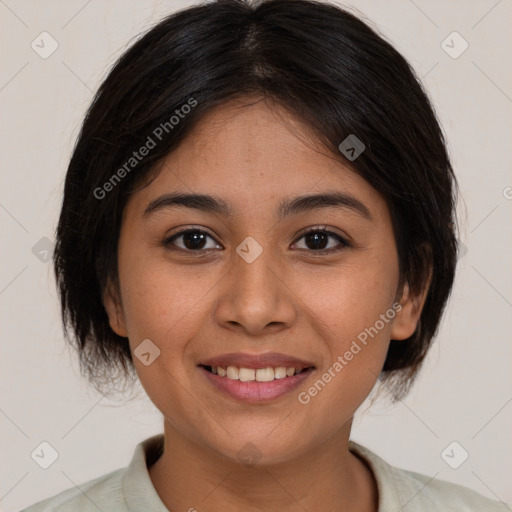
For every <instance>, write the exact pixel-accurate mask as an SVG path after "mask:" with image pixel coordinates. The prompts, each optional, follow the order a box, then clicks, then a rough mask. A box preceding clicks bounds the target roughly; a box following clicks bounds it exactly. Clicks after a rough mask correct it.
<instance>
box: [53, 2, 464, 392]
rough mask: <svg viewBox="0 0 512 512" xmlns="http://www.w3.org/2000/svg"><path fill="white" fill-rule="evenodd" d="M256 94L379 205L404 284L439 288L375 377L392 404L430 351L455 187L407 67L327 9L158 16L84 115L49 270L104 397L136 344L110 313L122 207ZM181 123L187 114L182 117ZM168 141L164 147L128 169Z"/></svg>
mask: <svg viewBox="0 0 512 512" xmlns="http://www.w3.org/2000/svg"><path fill="white" fill-rule="evenodd" d="M254 94H257V95H261V96H263V97H264V98H268V99H271V100H272V101H273V102H275V103H276V104H278V105H280V106H282V107H284V108H286V109H287V111H289V112H291V113H292V114H293V115H295V116H296V118H298V119H300V120H301V121H302V122H303V123H304V125H305V126H306V127H307V128H308V129H309V131H310V132H311V134H313V136H314V137H315V138H316V139H317V140H316V142H318V143H320V144H321V146H322V147H324V148H325V149H326V150H327V151H328V152H329V154H330V155H332V156H333V157H334V158H338V159H339V160H340V161H342V162H343V163H344V164H345V165H349V167H350V168H351V169H352V170H353V171H354V172H356V173H357V174H359V175H360V176H362V177H363V178H364V179H365V180H366V181H367V182H368V183H369V184H370V185H372V186H373V187H374V188H375V189H376V190H377V191H378V192H379V193H380V194H382V196H383V197H384V198H385V200H386V202H387V205H388V207H389V210H390V215H391V219H392V224H393V230H394V234H395V239H396V245H397V252H398V260H399V269H400V276H401V280H402V282H407V283H408V284H409V286H410V289H411V291H412V292H418V291H421V290H423V289H424V288H425V287H426V286H428V281H429V278H431V281H430V285H429V288H428V294H427V296H426V300H425V304H424V307H423V310H422V313H421V317H420V319H419V322H418V325H417V328H416V330H415V332H414V333H413V335H412V336H411V337H410V338H408V339H406V340H391V342H390V346H389V350H388V353H387V356H386V360H385V363H384V366H383V369H382V373H381V374H380V376H379V378H380V379H381V380H382V381H384V382H387V383H388V384H390V388H392V390H393V397H394V399H395V400H397V399H399V398H401V397H402V396H404V395H405V394H406V393H407V392H408V390H409V388H410V385H411V383H412V382H413V380H414V378H415V376H416V374H417V371H418V369H419V368H420V366H421V364H422V362H423V360H424V358H425V355H426V354H427V351H428V349H429V347H430V345H431V342H432V340H433V338H434V336H435V335H436V333H437V330H438V327H439V323H440V320H441V318H442V314H443V311H444V308H445V306H446V302H447V300H448V297H449V295H450V292H451V288H452V285H453V279H454V273H455V266H456V261H457V238H456V233H455V231H456V214H455V203H456V199H457V197H456V189H457V183H456V180H455V176H454V173H453V170H452V167H451V163H450V160H449V156H448V152H447V149H446V143H445V139H444V136H443V133H442V130H441V128H440V125H439V122H438V120H437V117H436V114H435V112H434V109H433V107H432V105H431V103H430V101H429V98H428V95H427V93H426V92H425V91H424V89H423V87H422V85H421V82H420V81H419V79H418V78H417V77H416V75H415V73H414V71H413V69H412V68H411V66H410V65H409V64H408V62H407V61H406V60H405V59H404V57H402V55H401V54H400V53H399V52H398V51H397V50H395V49H394V48H393V46H392V45H391V44H390V43H388V42H387V41H386V40H385V39H384V38H383V37H382V36H380V35H379V34H378V33H377V32H376V31H375V30H374V29H372V28H370V27H369V26H368V25H367V24H366V23H365V22H363V21H362V20H361V19H359V18H358V17H356V16H354V15H353V14H351V13H349V12H347V11H345V10H343V9H341V8H339V7H337V6H334V5H331V4H329V3H325V2H317V1H310V0H268V1H265V0H264V1H262V2H255V3H252V2H251V1H250V0H247V1H244V0H216V1H213V2H208V3H205V4H200V5H196V6H192V7H190V8H187V9H184V10H181V11H179V12H177V13H174V14H172V15H170V16H168V17H166V18H164V19H163V20H162V21H160V22H159V23H158V24H157V25H156V26H154V27H153V28H151V29H150V30H149V31H148V32H146V33H145V34H144V35H143V36H142V37H140V38H139V39H138V40H137V41H136V42H135V43H134V44H133V45H132V46H131V47H130V48H129V49H128V50H127V51H126V52H125V53H124V54H123V55H122V56H121V57H120V58H119V60H118V61H117V62H116V63H115V65H114V66H113V68H112V69H111V70H110V72H109V74H108V76H107V77H106V79H105V80H104V81H103V83H102V84H101V86H100V87H99V90H98V91H97V93H96V95H95V97H94V99H93V101H92V104H91V106H90V108H89V109H88V112H87V114H86V117H85V119H84V122H83V125H82V128H81V131H80V134H79V136H78V139H77V142H76V146H75V148H74V152H73V154H72V157H71V160H70V163H69V167H68V170H67V175H66V180H65V189H64V199H63V205H62V210H61V213H60V219H59V223H58V227H57V232H56V246H55V252H54V271H55V275H56V279H57V286H58V290H59V294H60V302H61V310H62V319H63V324H64V332H65V336H66V339H67V340H68V341H69V342H70V343H71V344H72V345H73V346H74V347H75V348H76V349H77V350H78V352H79V356H80V367H81V370H82V373H83V374H85V375H87V376H88V378H89V380H90V382H91V383H93V384H94V385H95V386H96V388H97V389H99V390H102V389H103V390H104V389H105V384H109V385H110V384H111V381H112V376H113V372H116V375H118V376H119V375H126V376H128V375H132V376H133V375H134V365H133V360H132V356H131V353H130V348H129V344H128V343H127V340H126V338H123V337H120V336H118V335H117V334H116V333H114V332H113V330H112V329H111V327H110V325H109V319H108V316H107V313H106V310H105V308H104V305H103V301H102V297H103V293H104V290H105V286H106V285H107V283H108V282H115V283H117V284H118V277H117V276H118V274H117V243H118V238H119V232H120V227H121V219H122V212H123V209H124V207H125V204H126V201H127V199H128V197H129V196H130V194H132V193H133V192H134V190H136V187H138V186H139V185H140V184H144V182H145V181H147V180H148V177H149V176H150V175H151V172H154V171H155V168H156V167H157V163H158V162H161V161H162V159H163V158H164V157H165V156H167V155H168V154H169V153H170V152H172V151H173V149H175V148H176V147H177V145H178V144H179V142H180V141H182V140H183V139H184V138H185V137H186V136H187V135H188V134H189V133H190V132H191V131H192V130H193V128H194V126H195V125H196V124H197V122H198V121H199V120H200V119H202V118H203V117H204V115H205V114H206V113H207V112H209V111H211V110H212V109H213V108H215V107H218V106H221V105H223V104H225V103H226V102H228V101H229V100H234V99H237V98H243V97H245V96H248V95H254ZM185 105H189V106H190V108H187V109H185V108H184V106H185ZM180 112H181V113H184V112H187V113H186V115H183V116H179V120H177V116H178V114H179V113H180ZM173 116H174V118H176V119H173ZM158 128H159V131H157V132H156V133H158V134H159V136H160V137H159V140H158V144H156V145H155V147H154V148H153V149H151V151H149V152H148V154H147V156H145V157H144V158H141V159H140V161H137V162H133V161H132V162H131V163H132V164H134V165H131V164H130V166H127V162H129V161H130V158H131V157H132V156H133V152H134V151H137V150H138V149H139V148H140V147H141V146H143V145H144V144H145V143H146V141H148V137H149V136H152V138H153V139H154V138H155V137H156V135H155V130H157V129H158ZM152 134H153V135H152ZM349 135H356V137H357V138H358V139H359V140H360V141H362V142H363V144H364V145H365V150H364V152H363V153H362V154H361V155H360V156H359V157H358V158H356V159H355V160H352V161H350V159H347V158H346V157H345V156H344V155H342V153H341V151H340V149H339V145H340V143H341V142H342V141H344V140H345V139H346V138H347V137H348V136H349ZM123 170H124V172H123ZM71 331H72V332H71Z"/></svg>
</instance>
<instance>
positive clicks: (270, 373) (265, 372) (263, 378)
mask: <svg viewBox="0 0 512 512" xmlns="http://www.w3.org/2000/svg"><path fill="white" fill-rule="evenodd" d="M256 380H257V381H258V382H270V381H271V380H274V368H258V369H257V370H256Z"/></svg>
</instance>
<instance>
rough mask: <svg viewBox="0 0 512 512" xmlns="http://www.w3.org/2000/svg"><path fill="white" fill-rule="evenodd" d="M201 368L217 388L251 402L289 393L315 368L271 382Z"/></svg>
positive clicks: (269, 399) (266, 400)
mask: <svg viewBox="0 0 512 512" xmlns="http://www.w3.org/2000/svg"><path fill="white" fill-rule="evenodd" d="M199 369H200V370H201V371H202V373H203V374H204V375H205V376H206V378H207V379H208V380H209V381H210V382H211V383H212V384H213V385H214V386H215V387H216V388H217V389H219V390H221V391H223V392H224V393H226V394H228V395H230V396H232V397H233V398H237V399H238V400H243V401H245V402H250V403H260V402H269V401H271V400H275V399H276V398H278V397H280V396H282V395H284V394H286V393H289V392H290V391H292V390H294V389H295V388H297V387H298V386H299V384H300V383H301V382H302V381H304V380H305V379H307V378H308V377H309V376H310V375H311V373H313V370H314V369H313V368H308V369H307V370H303V371H302V372H300V373H299V374H298V375H293V376H292V377H284V378H283V379H274V380H271V381H270V382H257V381H255V380H254V381H249V382H242V381H240V380H234V379H228V378H227V377H219V376H218V375H215V374H214V373H211V372H209V371H208V370H207V369H206V368H204V367H203V366H200V367H199Z"/></svg>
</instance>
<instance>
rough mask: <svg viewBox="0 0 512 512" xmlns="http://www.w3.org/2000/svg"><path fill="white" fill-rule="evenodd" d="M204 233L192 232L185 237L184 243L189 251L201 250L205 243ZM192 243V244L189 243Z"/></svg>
mask: <svg viewBox="0 0 512 512" xmlns="http://www.w3.org/2000/svg"><path fill="white" fill-rule="evenodd" d="M204 238H205V235H204V233H199V232H198V231H192V232H190V233H187V234H185V235H184V236H183V242H184V244H185V247H186V248H187V249H201V248H202V244H203V243H204ZM190 241H191V243H189V242H190Z"/></svg>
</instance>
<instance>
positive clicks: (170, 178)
mask: <svg viewBox="0 0 512 512" xmlns="http://www.w3.org/2000/svg"><path fill="white" fill-rule="evenodd" d="M175 191H179V192H180V193H188V194H203V195H207V194H208V195H212V196H216V197H221V198H223V199H224V201H225V202H226V203H228V204H229V205H230V206H231V209H232V211H234V212H243V211H244V210H246V209H247V208H249V207H250V206H251V205H267V206H269V207H270V203H274V202H275V203H276V205H277V204H279V205H282V204H283V198H292V197H298V196H301V195H305V194H318V193H324V194H325V193H329V192H342V193H345V194H350V195H351V196H355V197H356V198H357V199H359V201H361V202H364V203H367V204H369V206H368V209H371V208H372V207H379V206H383V207H384V208H386V206H385V204H384V200H383V198H382V197H381V195H380V194H379V193H378V192H377V191H376V190H375V189H374V188H373V187H372V186H371V185H370V184H369V183H368V182H367V181H366V180H364V178H362V177H361V176H359V175H358V174H356V173H355V172H354V171H353V170H352V169H351V168H350V167H349V166H348V163H345V162H344V161H343V159H342V158H340V157H335V156H334V155H331V154H329V153H328V152H327V151H326V150H325V149H323V148H321V147H320V145H319V144H318V142H317V141H316V139H315V137H314V136H313V135H312V134H311V133H310V132H309V131H308V129H307V128H306V127H305V126H304V125H303V124H302V123H301V122H300V121H299V120H298V119H297V118H296V117H294V116H293V115H292V114H290V113H289V112H288V111H286V110H285V109H284V108H282V107H280V106H279V105H277V104H274V103H272V104H269V103H267V102H265V101H262V100H259V99H254V100H252V101H249V100H247V99H245V100H237V101H233V102H230V103H227V104H225V105H222V106H219V107H217V108H215V109H214V110H212V111H210V112H209V113H208V114H206V115H205V116H204V117H203V118H202V119H201V120H200V122H199V123H198V124H197V125H196V127H195V128H194V129H193V130H192V132H191V133H190V134H189V135H188V137H186V138H185V139H184V140H183V141H182V143H181V144H180V145H179V147H178V148H177V149H176V150H174V151H173V152H172V153H170V154H169V155H168V156H167V157H166V158H165V159H164V160H163V161H162V162H161V165H160V166H159V169H158V173H157V175H156V178H155V179H154V180H153V181H151V182H150V184H149V186H148V187H146V188H144V189H143V190H142V191H141V193H138V194H135V195H136V196H139V197H138V202H143V201H146V203H147V201H151V200H154V199H155V197H156V196H157V195H158V194H163V193H172V192H175ZM134 199H135V198H134ZM381 203H382V204H381ZM146 206H147V204H146Z"/></svg>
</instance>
